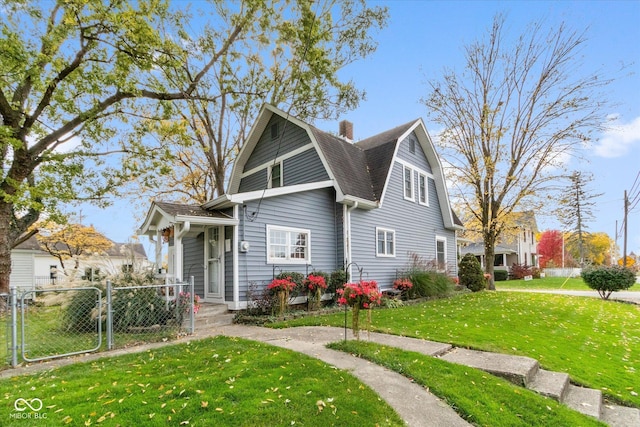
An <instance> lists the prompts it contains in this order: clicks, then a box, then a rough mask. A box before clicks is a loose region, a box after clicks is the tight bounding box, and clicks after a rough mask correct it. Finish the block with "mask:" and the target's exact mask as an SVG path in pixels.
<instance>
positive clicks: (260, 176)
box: [238, 169, 267, 193]
mask: <svg viewBox="0 0 640 427" xmlns="http://www.w3.org/2000/svg"><path fill="white" fill-rule="evenodd" d="M266 187H267V169H262V170H259V171H258V172H256V173H254V174H251V175H249V176H245V177H244V178H242V179H241V180H240V188H239V189H238V192H239V193H245V192H248V191H259V190H264V189H265V188H266Z"/></svg>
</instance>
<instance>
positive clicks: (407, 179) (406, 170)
mask: <svg viewBox="0 0 640 427" xmlns="http://www.w3.org/2000/svg"><path fill="white" fill-rule="evenodd" d="M402 176H403V181H404V198H405V199H406V200H411V201H413V169H411V168H410V167H408V166H403V175H402Z"/></svg>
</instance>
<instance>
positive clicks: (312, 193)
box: [139, 105, 462, 309]
mask: <svg viewBox="0 0 640 427" xmlns="http://www.w3.org/2000/svg"><path fill="white" fill-rule="evenodd" d="M340 131H341V132H340V134H341V135H340V136H336V135H333V134H330V133H327V132H324V131H321V130H319V129H317V128H315V127H314V126H311V125H310V124H307V123H305V122H303V121H301V120H298V119H296V118H294V117H290V116H289V115H288V114H287V113H285V112H284V111H281V110H279V109H277V108H275V107H273V106H271V105H265V106H264V107H263V108H262V109H261V111H260V113H259V115H258V117H257V120H256V122H255V124H254V125H253V127H252V129H251V131H250V133H249V136H248V139H247V141H246V143H245V144H244V146H243V147H242V149H241V151H240V152H239V154H238V156H237V158H236V159H235V163H234V166H233V170H232V173H231V177H230V182H229V185H228V191H227V194H224V195H222V196H220V197H218V198H216V199H215V200H211V201H209V202H207V203H205V204H203V205H201V206H191V205H180V204H173V203H163V202H153V203H152V205H151V208H150V210H149V212H148V214H147V217H146V219H145V221H144V223H143V224H142V226H141V228H140V230H139V233H140V234H143V235H148V236H150V238H151V239H152V240H155V242H156V260H161V259H163V258H164V256H165V255H164V248H167V251H166V255H167V258H168V269H169V272H168V273H169V274H172V275H175V277H177V278H182V279H184V280H188V278H189V277H191V276H193V277H194V278H195V284H196V293H198V294H199V295H200V296H201V297H203V298H204V300H205V301H210V302H216V303H224V304H227V306H228V307H229V308H230V309H242V308H245V307H246V306H247V291H248V289H249V287H250V286H251V285H252V284H257V285H259V286H266V285H267V284H268V283H269V282H270V281H271V280H272V278H273V277H274V276H275V275H277V274H278V273H280V272H282V271H298V272H301V273H309V272H311V271H313V270H316V271H324V272H328V273H329V272H332V271H334V270H337V269H343V268H346V269H347V270H348V271H349V272H350V277H352V278H353V280H358V278H359V272H360V271H362V274H363V279H366V280H376V281H377V282H378V284H379V286H380V287H381V288H382V289H385V288H390V287H391V285H392V282H393V280H394V279H395V278H396V275H397V271H399V270H401V269H404V268H406V267H407V265H408V263H409V262H410V259H411V254H417V255H418V256H420V257H422V258H423V259H426V260H433V261H434V263H435V264H437V265H438V268H440V269H441V270H442V271H446V272H448V273H449V274H451V275H454V276H455V275H457V258H456V231H457V230H461V229H462V224H461V223H460V221H459V220H458V218H457V217H456V216H455V214H454V213H453V212H452V210H451V207H450V202H449V196H448V193H447V188H446V185H445V179H444V175H443V170H442V165H441V162H440V159H439V158H438V155H437V154H436V152H435V148H434V145H433V143H432V141H431V138H430V137H429V134H428V133H427V129H426V128H425V125H424V123H423V121H422V120H420V119H418V120H414V121H412V122H409V123H406V124H404V125H401V126H398V127H396V128H393V129H391V130H388V131H386V132H383V133H381V134H379V135H375V136H372V137H370V138H367V139H364V140H361V141H359V142H355V143H354V142H353V134H352V132H353V125H352V124H350V123H349V122H341V123H340ZM165 243H166V244H165Z"/></svg>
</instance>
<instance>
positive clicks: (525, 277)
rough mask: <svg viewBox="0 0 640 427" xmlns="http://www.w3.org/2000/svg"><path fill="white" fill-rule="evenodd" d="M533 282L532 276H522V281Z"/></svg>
mask: <svg viewBox="0 0 640 427" xmlns="http://www.w3.org/2000/svg"><path fill="white" fill-rule="evenodd" d="M528 280H533V276H524V281H525V282H526V281H528Z"/></svg>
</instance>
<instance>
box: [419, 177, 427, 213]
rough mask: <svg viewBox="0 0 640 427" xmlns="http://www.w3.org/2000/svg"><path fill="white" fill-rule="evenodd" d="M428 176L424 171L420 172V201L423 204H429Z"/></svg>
mask: <svg viewBox="0 0 640 427" xmlns="http://www.w3.org/2000/svg"><path fill="white" fill-rule="evenodd" d="M428 182H429V181H427V176H426V175H425V174H423V173H419V174H418V203H420V204H421V205H427V206H428V205H429V198H428V193H427V188H428V187H427V185H428Z"/></svg>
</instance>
